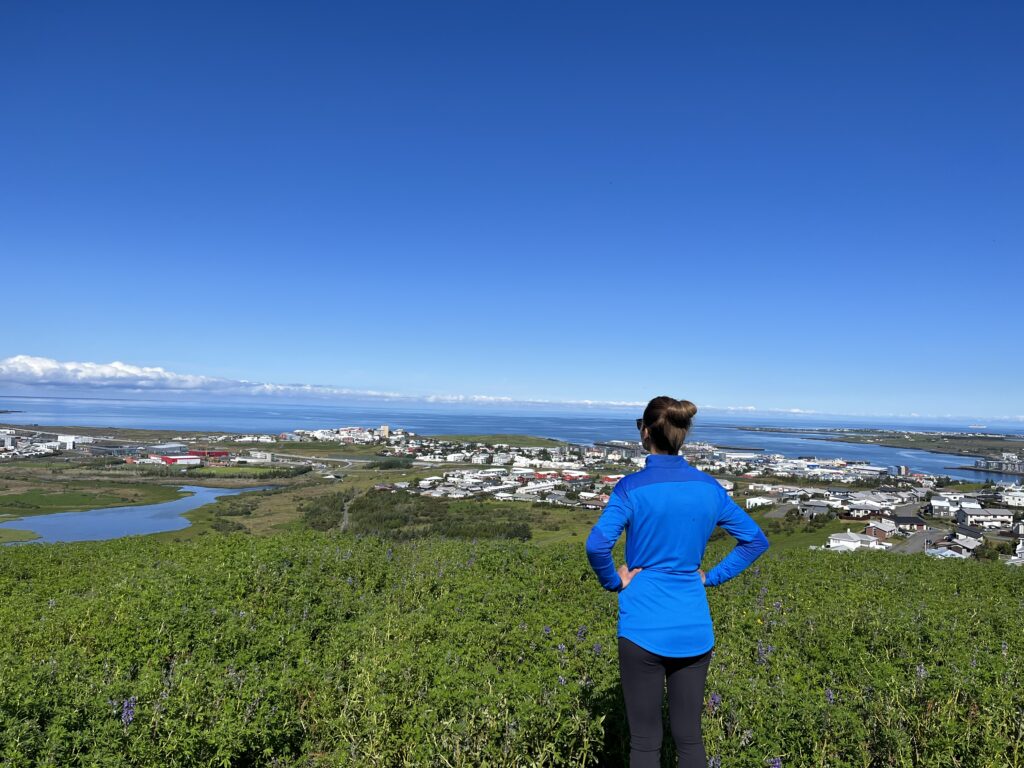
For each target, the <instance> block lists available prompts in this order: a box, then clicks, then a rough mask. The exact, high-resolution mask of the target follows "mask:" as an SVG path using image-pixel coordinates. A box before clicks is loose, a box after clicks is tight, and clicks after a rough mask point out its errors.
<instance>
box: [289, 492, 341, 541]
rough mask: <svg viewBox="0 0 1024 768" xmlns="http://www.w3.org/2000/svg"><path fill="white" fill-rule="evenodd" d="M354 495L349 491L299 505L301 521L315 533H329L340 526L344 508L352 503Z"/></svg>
mask: <svg viewBox="0 0 1024 768" xmlns="http://www.w3.org/2000/svg"><path fill="white" fill-rule="evenodd" d="M354 496H355V493H354V492H353V491H351V490H344V491H339V492H338V493H327V494H324V495H322V496H316V497H314V498H312V499H309V500H308V501H304V502H302V503H301V504H300V505H299V511H301V512H302V519H303V521H304V522H305V523H306V525H308V526H309V527H310V528H312V529H313V530H315V531H329V530H331V529H332V528H337V527H338V526H340V525H341V521H342V519H343V518H344V516H345V507H346V506H347V505H348V503H349V502H351V501H352V499H353V497H354Z"/></svg>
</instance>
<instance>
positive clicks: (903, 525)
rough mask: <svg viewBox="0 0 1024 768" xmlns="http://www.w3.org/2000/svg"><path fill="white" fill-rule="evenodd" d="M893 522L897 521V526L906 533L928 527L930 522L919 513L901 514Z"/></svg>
mask: <svg viewBox="0 0 1024 768" xmlns="http://www.w3.org/2000/svg"><path fill="white" fill-rule="evenodd" d="M893 522H894V523H896V528H897V529H899V530H901V531H903V532H904V533H916V532H917V531H923V530H925V529H926V528H927V527H928V523H926V522H925V521H924V520H922V519H921V518H920V517H918V516H917V515H900V516H898V517H897V518H895V519H894V520H893Z"/></svg>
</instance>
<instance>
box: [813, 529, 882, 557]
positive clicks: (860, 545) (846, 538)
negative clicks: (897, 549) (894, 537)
mask: <svg viewBox="0 0 1024 768" xmlns="http://www.w3.org/2000/svg"><path fill="white" fill-rule="evenodd" d="M891 546H892V545H891V544H889V543H887V542H882V541H879V540H878V539H876V538H875V537H874V536H868V535H866V534H863V533H853V532H852V531H851V530H850V529H849V528H847V529H846V531H845V532H840V533H833V534H832V535H831V536H829V537H828V543H827V544H825V548H826V549H831V550H833V551H836V552H852V551H854V550H856V549H888V548H889V547H891Z"/></svg>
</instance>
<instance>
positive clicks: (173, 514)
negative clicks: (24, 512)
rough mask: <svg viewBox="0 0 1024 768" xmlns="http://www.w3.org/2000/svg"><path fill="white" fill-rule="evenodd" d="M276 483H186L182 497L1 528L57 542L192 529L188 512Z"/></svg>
mask: <svg viewBox="0 0 1024 768" xmlns="http://www.w3.org/2000/svg"><path fill="white" fill-rule="evenodd" d="M270 487H272V486H266V485H262V486H257V487H253V488H206V487H203V486H198V485H184V486H181V488H180V490H181V491H183V492H184V493H187V494H189V495H188V496H183V497H182V498H180V499H174V500H172V501H165V502H163V503H160V504H144V505H140V506H127V507H104V508H102V509H88V510H85V511H82V512H54V513H52V514H49V515H33V516H29V517H20V518H17V519H14V520H5V521H4V522H3V523H0V528H14V529H17V530H22V531H32V532H33V533H35V534H37V535H38V536H39V538H37V539H33V540H32V542H31V543H47V542H57V541H100V540H103V539H119V538H121V537H122V536H137V535H141V534H147V533H162V532H164V531H177V530H181V529H182V528H188V527H189V526H190V525H191V524H192V523H191V522H190V521H189V519H188V518H187V517H185V516H184V515H185V513H186V512H191V511H192V510H193V509H197V508H198V507H201V506H203V505H204V504H210V503H212V502H214V501H216V500H217V499H218V498H220V497H221V496H235V495H237V494H239V493H246V492H249V491H264V490H267V489H268V488H270Z"/></svg>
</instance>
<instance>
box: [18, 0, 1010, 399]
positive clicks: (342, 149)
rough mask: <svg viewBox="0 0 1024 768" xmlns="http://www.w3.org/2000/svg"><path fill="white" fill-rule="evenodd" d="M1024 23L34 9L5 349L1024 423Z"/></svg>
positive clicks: (491, 5) (667, 13) (415, 6)
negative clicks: (1020, 419) (1009, 418)
mask: <svg viewBox="0 0 1024 768" xmlns="http://www.w3.org/2000/svg"><path fill="white" fill-rule="evenodd" d="M1022 39H1024V5H1022V4H1020V3H1018V2H977V3H963V2H955V3H948V2H918V3H891V2H886V3H845V4H837V3H822V2H805V3H787V2H774V3H761V2H757V3H755V2H751V3H742V4H741V3H711V4H709V3H701V4H696V3H682V2H671V3H669V2H651V3H642V4H637V3H629V4H627V3H621V2H618V3H606V2H594V1H593V0H588V1H587V2H514V3H513V2H501V3H499V2H468V1H467V2H458V3H451V2H429V3H425V2H407V3H388V2H373V3H323V4H321V5H315V4H296V3H284V2H282V3H273V4H271V3H260V2H249V3H243V4H211V3H189V2H181V3H173V4H155V3H137V2H124V3H116V2H99V3H63V4H56V3H54V4H43V3H13V2H9V3H4V4H3V5H2V6H0V103H2V110H3V112H2V115H3V116H2V119H0V258H2V264H3V267H2V284H3V287H4V289H5V290H3V292H2V296H3V300H2V303H0V307H2V325H0V358H5V357H9V356H14V355H35V356H40V357H47V358H52V359H55V360H58V361H91V362H100V363H106V362H110V361H112V360H121V361H124V362H126V363H130V364H134V365H140V366H162V367H164V368H167V369H168V370H171V371H174V372H180V373H189V374H201V375H204V376H212V377H224V378H229V379H246V380H254V381H261V382H277V383H285V382H302V383H316V384H330V385H338V386H343V387H351V388H355V389H373V390H387V391H394V392H402V393H409V394H438V393H441V394H456V393H461V394H481V395H500V396H509V397H513V398H525V399H528V398H542V399H568V400H577V399H593V400H646V399H647V398H648V397H649V396H651V395H653V394H658V393H662V392H667V393H672V394H675V395H678V396H685V397H689V398H691V399H693V400H694V401H695V402H698V404H702V403H706V404H713V405H755V406H757V407H759V408H806V409H813V410H820V411H832V412H840V413H842V412H847V413H888V412H899V413H907V412H911V411H914V412H919V413H953V414H966V413H988V414H993V415H1015V414H1022V413H1024V402H1022V400H1024V398H1022V396H1021V392H1022V390H1024V387H1022V382H1024V357H1022V354H1021V349H1022V346H1024V345H1022V342H1021V328H1022V321H1021V317H1022V316H1021V312H1020V309H1019V307H1020V300H1021V291H1022V284H1024V281H1022V276H1024V266H1022V262H1021V259H1022V255H1024V247H1022V246H1024V224H1022V221H1024V219H1022V209H1024V206H1022V203H1024V143H1022V141H1021V137H1022V136H1024V99H1022V98H1021V95H1022V93H1024V49H1022V48H1021V44H1020V41H1021V40H1022ZM3 389H4V387H3V383H2V382H0V392H2V390H3Z"/></svg>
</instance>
